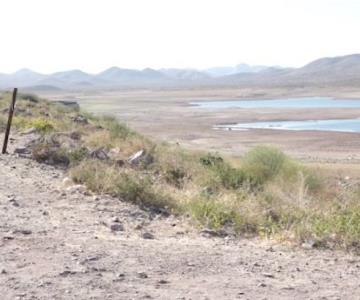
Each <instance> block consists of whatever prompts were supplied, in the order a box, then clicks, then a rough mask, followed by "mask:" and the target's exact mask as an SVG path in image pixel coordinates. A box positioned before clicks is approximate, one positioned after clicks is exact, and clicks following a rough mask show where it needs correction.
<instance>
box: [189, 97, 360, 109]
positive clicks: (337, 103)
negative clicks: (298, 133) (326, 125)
mask: <svg viewBox="0 0 360 300" xmlns="http://www.w3.org/2000/svg"><path fill="white" fill-rule="evenodd" d="M190 104H192V105H196V106H199V107H200V108H213V109H223V108H279V109H282V108H287V109H288V108H360V99H359V100H354V99H333V98H328V97H306V98H287V99H272V100H233V101H226V100H225V101H198V102H191V103H190Z"/></svg>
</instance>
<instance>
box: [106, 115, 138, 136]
mask: <svg viewBox="0 0 360 300" xmlns="http://www.w3.org/2000/svg"><path fill="white" fill-rule="evenodd" d="M100 125H102V126H104V128H105V129H107V130H109V132H110V136H111V138H112V139H127V138H128V137H131V136H133V135H135V132H134V131H132V130H131V129H130V128H129V127H128V126H127V125H126V124H122V123H120V122H119V121H118V120H117V119H116V118H115V117H112V116H104V117H103V118H102V119H101V121H100Z"/></svg>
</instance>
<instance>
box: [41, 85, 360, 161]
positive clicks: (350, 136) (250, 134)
mask: <svg viewBox="0 0 360 300" xmlns="http://www.w3.org/2000/svg"><path fill="white" fill-rule="evenodd" d="M45 96H49V97H50V99H54V100H59V99H61V100H64V99H69V100H76V101H78V102H79V103H80V105H81V106H82V107H83V108H85V109H87V110H89V111H92V112H95V113H108V114H115V115H116V116H118V117H119V118H120V119H121V120H123V121H124V122H126V123H128V124H129V125H130V126H131V127H132V128H135V129H137V130H138V131H140V132H142V133H143V134H146V135H148V136H152V137H153V138H155V139H157V140H161V141H167V142H178V143H180V144H181V145H183V146H186V147H189V148H194V149H203V150H206V151H209V150H212V151H219V152H222V153H224V154H229V155H231V156H241V155H242V154H243V153H244V152H245V151H247V150H249V149H250V148H251V147H253V146H254V145H259V144H267V145H275V146H277V147H279V148H281V149H282V150H284V151H286V152H287V153H288V154H290V155H292V156H294V157H297V158H300V159H302V160H305V161H315V162H317V161H321V162H333V161H349V162H350V163H354V162H357V161H359V160H360V156H359V153H360V134H359V133H341V132H326V131H305V132H304V131H286V130H281V131H279V130H270V129H265V130H259V129H258V130H256V129H253V130H248V131H220V130H214V129H212V127H213V125H215V124H219V123H239V122H256V121H278V120H309V119H310V120H319V119H342V118H344V119H346V118H349V119H350V118H358V117H359V116H360V109H353V108H350V109H336V108H335V109H318V110H314V109H295V110H294V109H291V110H289V109H280V110H279V109H241V108H235V109H233V108H232V109H216V110H214V109H203V108H199V107H195V106H191V105H189V103H190V102H191V101H209V100H236V99H259V98H260V99H271V98H285V97H305V96H330V97H335V98H354V99H360V90H359V89H358V88H352V89H350V88H289V89H257V88H242V89H240V88H239V89H235V88H233V89H225V88H224V89H201V88H198V89H191V90H185V89H177V90H123V91H111V92H100V91H96V92H95V91H94V92H87V93H86V94H85V93H81V92H75V93H61V94H49V95H45Z"/></svg>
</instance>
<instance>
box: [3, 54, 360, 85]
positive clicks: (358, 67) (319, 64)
mask: <svg viewBox="0 0 360 300" xmlns="http://www.w3.org/2000/svg"><path fill="white" fill-rule="evenodd" d="M327 85H332V86H355V85H359V86H360V54H353V55H347V56H341V57H329V58H321V59H318V60H315V61H313V62H311V63H309V64H307V65H305V66H303V67H301V68H281V67H266V66H250V65H247V64H240V65H237V66H234V67H215V68H210V69H207V70H204V71H199V70H195V69H160V70H154V69H150V68H147V69H143V70H133V69H122V68H119V67H111V68H109V69H107V70H105V71H103V72H101V73H99V74H88V73H85V72H83V71H81V70H70V71H64V72H57V73H53V74H49V75H45V74H40V73H37V72H34V71H31V70H29V69H21V70H19V71H17V72H15V73H13V74H2V73H0V88H1V89H6V88H12V87H19V88H22V89H27V90H41V89H42V88H43V89H46V90H53V91H55V90H58V89H62V90H86V89H116V88H127V87H144V88H152V87H194V86H236V87H254V86H257V87H268V86H271V87H303V86H327Z"/></svg>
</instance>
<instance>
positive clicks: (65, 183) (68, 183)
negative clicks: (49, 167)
mask: <svg viewBox="0 0 360 300" xmlns="http://www.w3.org/2000/svg"><path fill="white" fill-rule="evenodd" d="M73 184H74V182H73V181H72V179H71V178H69V177H65V178H64V179H63V181H62V186H63V187H64V188H66V187H69V186H72V185H73Z"/></svg>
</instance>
